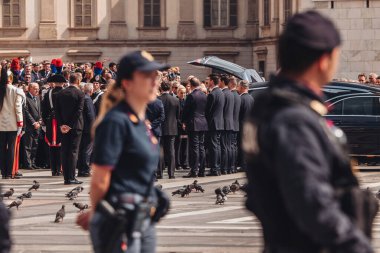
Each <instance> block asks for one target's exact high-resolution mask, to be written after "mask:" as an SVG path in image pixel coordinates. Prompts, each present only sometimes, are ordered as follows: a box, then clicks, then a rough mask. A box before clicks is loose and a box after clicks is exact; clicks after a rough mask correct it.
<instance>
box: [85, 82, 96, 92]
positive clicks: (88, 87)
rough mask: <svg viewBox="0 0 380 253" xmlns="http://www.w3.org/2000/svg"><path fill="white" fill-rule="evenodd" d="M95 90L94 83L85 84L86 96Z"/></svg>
mask: <svg viewBox="0 0 380 253" xmlns="http://www.w3.org/2000/svg"><path fill="white" fill-rule="evenodd" d="M93 90H94V85H93V84H92V83H86V84H84V88H83V92H84V93H86V94H91V92H92V91H93Z"/></svg>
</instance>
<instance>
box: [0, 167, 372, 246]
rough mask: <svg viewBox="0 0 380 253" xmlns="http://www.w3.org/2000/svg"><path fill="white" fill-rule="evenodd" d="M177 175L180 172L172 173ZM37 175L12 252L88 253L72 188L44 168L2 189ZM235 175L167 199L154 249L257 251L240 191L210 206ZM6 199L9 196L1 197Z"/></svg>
mask: <svg viewBox="0 0 380 253" xmlns="http://www.w3.org/2000/svg"><path fill="white" fill-rule="evenodd" d="M178 174H179V175H181V174H183V173H178ZM359 175H360V179H361V181H362V186H363V187H370V189H371V190H373V191H377V190H378V189H379V188H380V172H365V173H360V174H359ZM34 179H37V180H38V181H39V182H40V183H41V188H40V190H38V191H37V192H35V191H33V198H32V199H31V200H30V199H26V200H24V203H23V205H22V206H21V207H20V209H19V211H17V210H16V209H14V210H13V211H12V214H13V219H12V223H11V224H12V237H13V240H14V247H13V251H12V252H14V253H16V252H17V253H21V252H28V253H42V252H43V253H48V252H49V253H53V252H54V253H63V252H68V253H69V252H76V253H82V252H83V253H84V252H86V253H89V252H92V250H91V246H90V241H89V238H88V234H87V232H85V231H82V230H81V229H79V228H78V227H77V226H76V225H75V217H76V215H77V209H76V208H75V207H74V206H73V205H72V203H73V202H74V201H70V200H67V199H66V198H65V197H64V195H65V193H66V192H68V191H69V190H71V189H72V188H73V187H71V186H65V185H63V182H62V179H61V178H56V177H55V178H52V177H50V176H49V172H48V171H28V172H24V177H23V178H22V179H20V180H2V181H1V182H0V183H1V184H2V185H3V189H4V190H6V189H8V188H10V187H13V188H14V189H15V191H16V192H15V194H14V196H13V197H12V199H14V198H15V197H16V196H17V195H19V194H21V193H24V192H26V191H27V189H28V188H29V187H30V186H31V185H32V181H33V180H34ZM235 179H239V181H240V182H244V174H243V173H239V174H235V175H226V176H221V177H210V178H198V181H199V184H201V185H202V186H203V187H204V188H205V190H206V191H205V193H192V194H190V196H189V197H187V198H181V197H177V196H174V197H172V208H171V211H170V213H169V214H168V215H167V217H166V218H165V219H164V220H163V221H162V222H160V223H159V224H158V225H157V231H158V248H157V249H158V252H165V253H166V252H183V253H196V252H209V253H214V252H215V253H216V252H218V253H220V252H221V253H223V252H226V253H227V252H237V253H245V252H247V253H248V252H250V253H258V252H260V249H261V246H262V239H261V238H262V235H261V226H260V224H259V222H258V221H257V219H256V218H255V217H253V216H252V215H251V214H250V213H249V212H248V211H246V210H245V208H244V194H243V193H241V192H238V193H236V194H231V195H229V197H228V200H227V202H226V203H225V205H222V206H219V205H218V206H217V205H215V194H214V189H215V188H217V187H220V186H224V185H227V184H231V183H232V182H233V181H234V180H235ZM84 181H85V183H84V185H83V186H84V188H85V190H84V191H83V192H82V193H81V194H80V195H79V197H78V199H77V200H76V201H78V202H83V203H89V195H88V189H89V179H88V178H86V179H84ZM192 182H193V179H182V178H179V177H178V178H177V179H175V180H168V179H163V180H160V182H159V183H160V184H162V185H163V188H164V190H165V191H167V192H168V193H171V192H172V191H173V190H175V189H177V188H179V187H181V186H183V185H185V184H190V183H192ZM5 202H6V203H9V202H11V200H9V201H8V200H5ZM62 204H65V205H66V217H65V220H64V222H63V223H62V224H55V223H54V222H53V221H54V218H55V213H56V212H57V211H58V210H59V209H60V208H61V205H62ZM374 246H375V247H376V249H377V251H376V252H379V253H380V218H379V217H378V218H377V219H376V221H375V230H374Z"/></svg>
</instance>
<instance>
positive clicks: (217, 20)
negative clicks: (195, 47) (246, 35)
mask: <svg viewBox="0 0 380 253" xmlns="http://www.w3.org/2000/svg"><path fill="white" fill-rule="evenodd" d="M203 9H204V26H205V27H230V26H237V0H204V2H203Z"/></svg>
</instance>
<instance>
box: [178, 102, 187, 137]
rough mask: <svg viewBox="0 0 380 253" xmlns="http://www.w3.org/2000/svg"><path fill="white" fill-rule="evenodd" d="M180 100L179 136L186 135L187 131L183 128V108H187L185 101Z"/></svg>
mask: <svg viewBox="0 0 380 253" xmlns="http://www.w3.org/2000/svg"><path fill="white" fill-rule="evenodd" d="M178 100H179V120H178V134H179V135H185V134H186V131H185V130H184V129H183V128H182V124H183V123H184V122H183V117H182V115H183V108H184V106H185V101H186V100H185V99H182V100H181V99H178Z"/></svg>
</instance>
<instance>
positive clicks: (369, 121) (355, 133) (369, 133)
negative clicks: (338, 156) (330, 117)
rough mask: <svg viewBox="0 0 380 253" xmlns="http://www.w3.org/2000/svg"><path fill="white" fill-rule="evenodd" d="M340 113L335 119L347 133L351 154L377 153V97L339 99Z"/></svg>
mask: <svg viewBox="0 0 380 253" xmlns="http://www.w3.org/2000/svg"><path fill="white" fill-rule="evenodd" d="M339 107H341V111H342V115H341V117H340V120H339V119H336V122H335V123H336V125H338V126H340V127H341V128H342V129H343V131H344V132H345V133H346V135H347V139H348V144H349V147H350V151H351V154H352V155H379V154H380V149H379V144H380V136H379V133H380V122H379V111H378V107H379V97H377V96H355V97H349V98H345V99H343V100H342V101H340V104H339V105H337V108H339Z"/></svg>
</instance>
